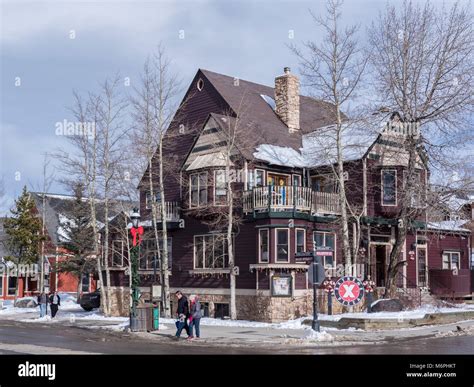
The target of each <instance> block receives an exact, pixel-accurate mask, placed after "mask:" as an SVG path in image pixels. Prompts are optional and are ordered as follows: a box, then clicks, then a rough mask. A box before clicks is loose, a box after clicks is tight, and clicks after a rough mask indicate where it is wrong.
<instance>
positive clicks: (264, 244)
mask: <svg viewBox="0 0 474 387" xmlns="http://www.w3.org/2000/svg"><path fill="white" fill-rule="evenodd" d="M268 237H269V230H268V228H265V229H261V230H259V231H258V246H259V249H258V260H259V262H262V263H265V262H268V261H269V256H270V245H269V240H268Z"/></svg>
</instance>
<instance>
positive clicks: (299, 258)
mask: <svg viewBox="0 0 474 387" xmlns="http://www.w3.org/2000/svg"><path fill="white" fill-rule="evenodd" d="M313 258H314V255H313V253H312V252H311V251H308V252H302V253H296V254H295V262H298V263H307V262H312V261H313Z"/></svg>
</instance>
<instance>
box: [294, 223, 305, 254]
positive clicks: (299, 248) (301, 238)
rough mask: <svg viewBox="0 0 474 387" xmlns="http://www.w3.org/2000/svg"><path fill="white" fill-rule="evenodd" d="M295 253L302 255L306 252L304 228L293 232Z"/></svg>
mask: <svg viewBox="0 0 474 387" xmlns="http://www.w3.org/2000/svg"><path fill="white" fill-rule="evenodd" d="M295 243H296V248H295V251H296V252H297V253H303V252H305V251H306V230H305V229H304V228H297V229H296V230H295Z"/></svg>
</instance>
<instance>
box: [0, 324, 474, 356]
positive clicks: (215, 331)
mask: <svg viewBox="0 0 474 387" xmlns="http://www.w3.org/2000/svg"><path fill="white" fill-rule="evenodd" d="M464 324H471V325H472V323H470V322H469V323H464ZM461 325H462V324H461ZM452 328H453V327H451V326H446V327H444V330H445V331H446V332H447V333H450V331H448V330H451V331H452ZM232 329H233V333H232V334H233V335H234V336H237V337H241V338H242V339H241V340H240V341H239V340H229V341H228V342H226V341H222V340H220V339H218V335H221V336H222V337H224V336H226V335H228V334H229V333H227V334H226V333H225V332H229V330H232ZM426 329H427V330H428V329H431V330H432V332H431V336H432V335H433V334H435V333H436V332H439V331H440V327H434V328H433V327H429V328H426ZM441 329H443V328H441ZM204 331H205V332H206V331H207V334H208V335H209V336H211V338H209V336H208V338H207V339H205V340H202V341H199V342H198V341H193V342H186V341H185V340H182V341H180V342H179V343H177V342H175V341H173V340H172V339H171V337H170V336H171V335H172V333H173V332H172V331H171V330H168V331H163V332H162V333H160V334H146V333H143V334H130V333H126V332H114V331H111V330H109V329H88V328H86V327H85V326H76V325H72V324H61V325H60V324H42V323H34V324H32V323H26V322H17V321H11V320H0V354H24V353H27V354H183V353H186V354H222V345H225V348H226V350H225V353H226V354H298V353H302V354H474V336H473V335H455V334H454V333H453V336H449V335H448V336H447V337H429V338H427V337H426V336H424V335H423V334H421V335H420V334H418V336H419V337H418V338H414V337H413V334H412V335H408V336H405V337H403V338H401V339H396V338H395V335H394V333H393V332H392V334H391V335H392V337H390V336H387V335H385V336H384V338H385V340H387V342H385V343H379V344H374V343H372V342H369V341H366V342H365V343H364V342H358V343H356V342H353V341H352V342H350V341H349V342H346V343H344V342H335V343H312V342H305V343H304V345H290V344H296V342H293V341H294V340H295V339H299V338H300V337H301V336H300V332H299V331H298V330H292V331H291V332H286V331H284V330H282V331H280V332H275V333H274V334H275V337H277V336H278V337H279V338H280V339H281V340H283V341H280V342H273V343H272V342H271V341H270V340H269V339H268V337H269V334H268V329H263V330H262V329H261V328H260V329H259V328H235V327H234V328H230V327H204ZM422 333H425V332H422ZM426 333H428V331H426ZM290 334H291V336H290ZM372 334H378V335H379V338H380V337H382V335H383V334H382V333H380V332H378V333H372ZM239 335H240V336H239ZM331 335H333V336H339V338H341V336H343V335H346V336H347V333H344V332H341V331H339V332H333V331H331ZM212 337H214V339H213V338H212ZM270 337H271V335H270ZM285 340H286V344H285Z"/></svg>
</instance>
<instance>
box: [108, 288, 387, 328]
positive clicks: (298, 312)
mask: <svg viewBox="0 0 474 387" xmlns="http://www.w3.org/2000/svg"><path fill="white" fill-rule="evenodd" d="M111 293H112V313H111V315H112V316H124V317H126V316H128V315H129V313H130V293H129V288H127V287H113V288H112V292H111ZM149 296H150V294H149V293H146V292H145V291H143V292H142V293H141V297H140V303H143V302H145V300H148V299H149ZM186 296H189V294H186ZM377 298H378V297H377V292H374V297H373V300H374V301H375V300H376V299H377ZM171 299H172V303H173V316H174V315H175V314H176V305H177V302H176V300H175V299H174V297H173V296H172V297H171ZM199 300H200V301H201V302H203V303H208V305H209V317H215V304H229V302H230V296H229V295H222V294H205V293H200V294H199ZM236 301H237V318H238V319H240V320H252V321H262V322H281V321H286V320H292V319H295V318H300V317H304V316H309V317H311V316H312V315H313V291H312V290H307V291H302V292H299V294H298V295H295V296H294V297H270V296H269V295H268V292H264V291H261V292H258V293H257V295H237V297H236ZM327 301H328V298H327V293H326V292H324V291H322V290H318V313H322V314H327V312H328V309H327ZM366 308H367V304H366V302H365V298H364V300H363V301H362V302H360V303H359V304H358V305H356V306H354V307H352V308H349V307H345V306H343V305H341V304H340V303H339V302H338V301H337V300H336V299H335V297H334V296H333V299H332V313H333V314H341V313H347V312H361V311H364V310H366Z"/></svg>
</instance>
